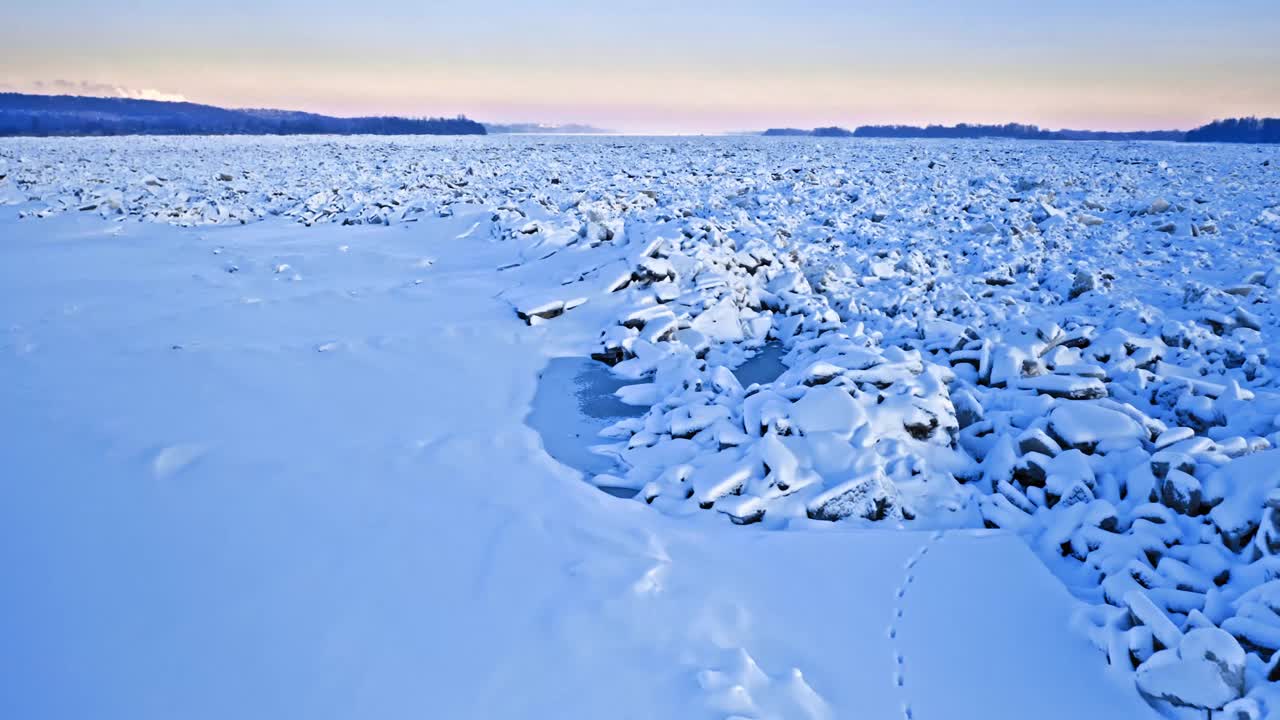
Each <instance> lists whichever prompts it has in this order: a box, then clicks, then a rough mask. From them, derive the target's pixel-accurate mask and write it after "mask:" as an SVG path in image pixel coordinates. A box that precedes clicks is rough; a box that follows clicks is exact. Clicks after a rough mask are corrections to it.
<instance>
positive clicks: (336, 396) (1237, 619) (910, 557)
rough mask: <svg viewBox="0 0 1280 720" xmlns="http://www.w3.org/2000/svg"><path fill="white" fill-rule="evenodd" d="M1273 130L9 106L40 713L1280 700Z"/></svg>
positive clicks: (915, 707)
mask: <svg viewBox="0 0 1280 720" xmlns="http://www.w3.org/2000/svg"><path fill="white" fill-rule="evenodd" d="M1274 152H1275V151H1274V150H1271V149H1255V148H1236V147H1214V148H1206V147H1196V146H1165V145H1158V144H1112V145H1105V144H1093V143H1079V144H1074V145H1072V146H1070V147H1066V146H1062V145H1052V146H1049V145H1041V144H1037V143H1019V144H1016V145H1015V144H1005V143H998V142H992V143H987V142H973V143H932V142H866V143H864V142H858V141H851V142H849V143H846V144H831V143H823V142H818V141H813V140H804V141H790V140H788V141H785V142H770V141H768V140H767V139H706V140H696V139H626V140H620V139H613V138H583V139H568V140H566V139H559V138H556V139H530V138H488V139H476V138H470V139H425V140H424V139H411V140H404V141H400V140H389V139H370V138H354V139H343V140H340V141H339V140H334V139H332V138H292V139H282V138H265V139H243V138H236V139H220V138H181V139H174V138H147V139H111V140H90V139H85V140H65V141H64V140H12V141H4V142H0V203H8V204H7V205H6V204H0V438H3V439H4V440H3V442H0V493H3V494H2V495H0V567H3V568H4V569H5V583H4V587H5V590H6V591H5V592H3V593H0V644H2V645H3V647H4V648H5V651H4V652H2V653H0V717H6V718H7V717H14V718H86V717H93V718H130V719H133V718H174V717H181V718H205V717H207V718H227V717H237V718H256V717H262V718H279V717H309V718H326V717H332V718H357V717H378V718H386V717H406V718H407V717H449V718H496V717H503V718H506V717H522V718H524V717H527V718H544V717H557V718H603V717H608V718H657V717H661V718H708V719H720V720H727V719H728V718H753V719H755V720H765V719H767V718H786V719H790V718H905V719H906V720H917V719H919V718H925V719H930V718H936V719H937V720H951V719H955V718H984V719H985V718H1024V717H1035V718H1063V719H1067V718H1071V719H1075V718H1082V717H1087V718H1098V719H1102V718H1125V719H1128V718H1144V717H1156V713H1157V712H1159V713H1162V714H1164V715H1165V716H1167V717H1171V718H1192V717H1198V718H1203V717H1205V715H1206V712H1207V711H1208V710H1212V711H1214V717H1215V718H1216V717H1220V716H1227V715H1228V714H1230V713H1234V714H1232V715H1230V716H1231V717H1232V718H1233V720H1239V719H1240V718H1244V719H1245V720H1256V719H1257V718H1263V717H1267V716H1268V715H1267V713H1269V712H1271V713H1274V712H1275V711H1276V709H1277V708H1280V702H1278V701H1280V697H1277V695H1278V694H1277V692H1276V683H1274V682H1272V681H1271V680H1270V679H1269V678H1270V677H1271V676H1272V675H1273V674H1274V673H1275V672H1276V663H1277V662H1278V661H1280V660H1278V659H1277V658H1280V654H1276V653H1273V652H1272V651H1273V650H1274V649H1276V648H1280V580H1277V579H1276V578H1277V576H1280V564H1277V563H1280V560H1277V559H1276V558H1277V556H1278V555H1280V492H1278V491H1277V490H1276V488H1278V487H1280V474H1277V473H1280V470H1277V468H1276V467H1275V465H1274V463H1270V464H1269V463H1268V459H1269V458H1270V457H1271V455H1272V454H1273V453H1274V452H1275V450H1273V449H1271V448H1274V447H1275V446H1276V445H1277V444H1280V425H1277V417H1278V416H1280V392H1277V389H1276V378H1277V377H1280V374H1277V372H1276V371H1277V369H1278V368H1277V365H1276V362H1277V357H1278V356H1280V348H1277V347H1276V342H1275V340H1274V338H1275V337H1277V335H1276V332H1280V320H1278V319H1277V313H1276V310H1275V308H1276V307H1280V305H1277V304H1276V303H1275V302H1273V300H1274V299H1276V298H1280V295H1277V292H1280V270H1277V269H1275V268H1276V266H1277V265H1280V262H1278V261H1277V258H1276V257H1275V253H1276V251H1275V248H1276V246H1277V245H1276V240H1277V238H1276V234H1277V233H1278V232H1280V209H1278V208H1277V206H1276V204H1275V203H1276V199H1275V198H1276V197H1277V195H1276V194H1275V193H1274V192H1273V190H1274V189H1275V188H1276V187H1277V186H1278V185H1280V181H1277V177H1278V176H1277V175H1276V163H1272V162H1271V160H1272V158H1271V156H1268V155H1267V154H1266V153H1271V154H1272V155H1274ZM1264 163H1265V164H1264ZM1086 210H1087V211H1088V212H1087V213H1086V212H1085V211H1086ZM1099 221H1100V222H1099ZM587 358H590V359H587ZM783 360H785V362H783ZM595 445H601V446H604V452H594V451H593V450H592V447H593V446H595ZM584 481H585V482H584ZM598 488H607V489H610V490H611V493H612V494H611V493H606V492H600V491H599V489H598ZM630 493H636V497H635V498H633V499H632V498H626V499H624V498H622V497H617V496H615V495H628V494H630ZM984 526H988V528H987V529H984ZM1153 708H1154V709H1153Z"/></svg>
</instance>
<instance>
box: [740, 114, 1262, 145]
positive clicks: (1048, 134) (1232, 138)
mask: <svg viewBox="0 0 1280 720" xmlns="http://www.w3.org/2000/svg"><path fill="white" fill-rule="evenodd" d="M763 134H764V135H769V136H782V137H789V136H811V137H869V138H947V139H957V138H1007V139H1013V140H1169V141H1177V142H1182V141H1185V142H1241V143H1275V142H1280V119H1276V118H1262V119H1259V118H1237V119H1233V120H1217V121H1215V122H1212V123H1209V124H1208V125H1205V126H1203V127H1199V128H1196V129H1195V130H1191V131H1189V132H1186V131H1182V130H1140V131H1135V132H1114V131H1107V130H1045V129H1043V128H1040V127H1038V126H1036V125H1023V124H1020V123H1007V124H1004V125H969V124H965V123H961V124H959V125H927V126H925V127H919V126H916V125H863V126H861V127H859V128H856V129H854V130H852V131H850V130H846V129H844V128H838V127H829V128H816V129H814V130H800V129H797V128H772V129H769V130H766V131H765V132H764V133H763Z"/></svg>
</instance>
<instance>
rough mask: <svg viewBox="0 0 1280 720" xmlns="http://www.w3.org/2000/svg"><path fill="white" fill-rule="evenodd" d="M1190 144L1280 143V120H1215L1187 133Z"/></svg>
mask: <svg viewBox="0 0 1280 720" xmlns="http://www.w3.org/2000/svg"><path fill="white" fill-rule="evenodd" d="M1187 141H1188V142H1235V143H1280V118H1256V117H1247V118H1231V119H1229V120H1215V121H1214V122H1211V123H1209V124H1208V125H1204V126H1201V127H1198V128H1196V129H1195V130H1192V131H1191V132H1188V133H1187Z"/></svg>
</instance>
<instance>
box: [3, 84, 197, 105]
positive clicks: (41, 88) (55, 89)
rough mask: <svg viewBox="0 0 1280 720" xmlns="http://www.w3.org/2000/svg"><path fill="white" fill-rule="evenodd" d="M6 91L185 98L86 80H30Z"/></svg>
mask: <svg viewBox="0 0 1280 720" xmlns="http://www.w3.org/2000/svg"><path fill="white" fill-rule="evenodd" d="M0 87H3V88H4V89H6V90H11V91H16V92H32V93H39V94H47V95H88V96H91V97H121V98H133V99H135V100H166V101H169V102H185V101H186V99H187V98H186V96H185V95H182V94H179V93H169V92H164V91H163V90H157V89H155V88H130V87H124V86H122V85H115V84H112V83H100V82H90V81H88V80H32V81H30V82H25V83H4V84H3V85H2V86H0Z"/></svg>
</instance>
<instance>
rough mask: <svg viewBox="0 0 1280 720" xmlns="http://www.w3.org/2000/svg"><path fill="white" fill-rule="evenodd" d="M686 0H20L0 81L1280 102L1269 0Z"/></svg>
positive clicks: (1113, 123)
mask: <svg viewBox="0 0 1280 720" xmlns="http://www.w3.org/2000/svg"><path fill="white" fill-rule="evenodd" d="M693 4H694V3H689V2H676V1H675V0H649V1H648V2H626V3H612V4H603V3H588V2H580V1H578V0H546V1H544V2H541V3H519V4H517V3H513V2H508V1H506V0H486V1H485V2H471V3H449V4H444V3H434V2H415V1H412V0H379V1H378V2H368V3H351V2H341V3H338V2H331V1H328V0H274V1H259V2H244V1H242V0H222V1H221V2H217V3H210V2H191V1H190V0H134V1H133V2H129V3H127V4H125V3H105V4H104V3H103V2H101V1H100V0H94V1H90V0H44V1H43V2H39V3H35V2H24V3H21V5H19V6H17V7H12V8H6V10H5V11H4V15H5V17H6V22H5V23H4V24H3V25H0V46H3V47H4V48H5V52H4V53H2V54H0V86H4V87H7V88H12V89H25V90H32V89H36V90H59V89H62V90H75V89H77V88H78V89H81V90H87V91H93V92H102V93H115V92H117V90H116V88H120V92H124V93H130V94H145V95H157V96H165V95H170V94H171V95H182V96H185V97H187V98H188V99H191V100H195V101H200V102H210V103H215V104H220V105H230V106H272V107H285V108H297V109H308V110H316V111H322V112H332V113H338V114H364V113H397V114H455V113H459V112H463V113H466V114H468V115H470V116H472V117H477V118H480V119H484V120H495V121H509V120H539V121H546V122H572V121H581V122H590V123H595V124H599V125H604V126H608V127H613V128H618V129H624V130H661V131H678V130H697V131H702V130H724V129H747V128H759V127H765V126H773V125H797V126H813V125H818V124H829V123H837V124H843V125H856V124H860V123H871V122H913V123H914V122H927V121H938V122H948V123H951V122H965V121H968V122H994V121H1006V120H1012V121H1023V122H1034V123H1039V124H1041V125H1045V126H1051V127H1063V126H1069V127H1091V128H1101V129H1125V128H1163V127H1188V126H1192V125H1196V124H1199V123H1201V122H1203V121H1206V120H1209V119H1212V118H1214V117H1221V116H1226V115H1240V114H1269V115H1280V72H1277V70H1276V68H1280V41H1278V40H1277V38H1280V2H1276V0H1234V1H1232V2H1223V3H1205V2H1193V1H1191V0H1167V1H1166V2H1154V1H1151V0H1137V1H1130V2H1124V1H1123V0H1111V1H1110V2H1104V1H1102V0H1077V1H1076V2H1028V1H1022V2H1018V1H1015V0H975V1H971V2H960V1H955V2H943V1H941V0H931V1H927V2H926V1H924V0H862V1H858V0H854V1H846V2H834V1H832V0H792V1H791V2H786V3H778V2H771V3H768V2H759V1H757V0H738V1H737V2H728V1H724V0H713V1H712V2H701V3H696V6H697V7H693V8H691V7H689V5H693ZM55 81H62V82H61V83H56V82H55Z"/></svg>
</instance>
